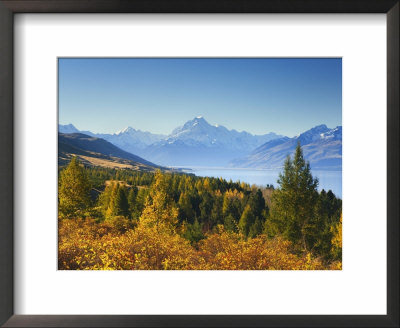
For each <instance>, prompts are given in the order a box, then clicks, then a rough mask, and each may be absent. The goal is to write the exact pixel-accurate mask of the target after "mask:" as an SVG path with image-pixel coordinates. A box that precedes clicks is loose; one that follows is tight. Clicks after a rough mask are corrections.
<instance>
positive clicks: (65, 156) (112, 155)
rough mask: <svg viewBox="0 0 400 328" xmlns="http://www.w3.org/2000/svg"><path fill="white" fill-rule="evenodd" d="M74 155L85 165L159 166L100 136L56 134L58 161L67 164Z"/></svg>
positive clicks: (149, 169) (145, 169)
mask: <svg viewBox="0 0 400 328" xmlns="http://www.w3.org/2000/svg"><path fill="white" fill-rule="evenodd" d="M73 156H76V157H78V158H79V160H80V161H81V162H82V163H84V164H85V165H89V166H103V167H110V168H130V169H135V170H141V171H154V170H155V169H156V168H160V167H159V166H157V165H155V164H153V163H151V162H149V161H146V160H145V159H143V158H141V157H139V156H136V155H134V154H131V153H128V152H126V151H124V150H122V149H120V148H118V147H116V146H114V145H113V144H111V143H110V142H108V141H106V140H103V139H101V138H96V137H92V136H88V135H85V134H82V133H69V134H67V133H59V134H58V163H59V165H61V166H62V165H65V164H67V163H68V162H69V161H70V159H71V158H72V157H73Z"/></svg>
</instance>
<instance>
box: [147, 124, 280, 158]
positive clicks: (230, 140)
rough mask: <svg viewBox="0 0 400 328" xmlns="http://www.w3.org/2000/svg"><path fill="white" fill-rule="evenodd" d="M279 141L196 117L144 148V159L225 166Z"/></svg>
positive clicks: (270, 134)
mask: <svg viewBox="0 0 400 328" xmlns="http://www.w3.org/2000/svg"><path fill="white" fill-rule="evenodd" d="M279 137H281V136H279V135H276V134H275V133H268V134H265V135H252V134H250V133H248V132H245V131H243V132H238V131H236V130H228V129H227V128H225V127H224V126H222V125H210V124H209V123H208V122H207V121H206V120H205V119H204V118H203V117H201V116H198V117H196V118H194V119H192V120H190V121H187V122H186V123H185V124H184V125H182V126H180V127H177V128H176V129H174V130H173V131H172V133H171V134H170V135H169V136H168V137H166V138H165V139H162V140H160V141H158V142H156V143H154V144H152V145H150V146H149V147H147V148H146V150H145V152H144V155H145V156H146V158H149V159H150V160H152V161H155V162H157V163H160V164H161V165H173V166H175V165H177V166H179V165H181V166H183V165H186V166H225V165H226V164H227V163H228V162H229V161H230V160H231V159H232V158H235V157H238V156H244V155H246V154H248V152H249V151H250V150H251V149H254V148H256V147H258V146H259V145H261V144H263V143H265V142H267V141H269V140H272V139H275V138H279Z"/></svg>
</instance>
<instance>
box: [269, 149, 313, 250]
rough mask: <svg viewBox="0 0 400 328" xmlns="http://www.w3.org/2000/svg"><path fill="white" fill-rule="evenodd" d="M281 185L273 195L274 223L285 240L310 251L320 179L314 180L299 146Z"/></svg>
mask: <svg viewBox="0 0 400 328" xmlns="http://www.w3.org/2000/svg"><path fill="white" fill-rule="evenodd" d="M278 183H279V185H280V188H279V189H277V190H275V192H274V194H273V209H272V211H271V215H272V219H273V222H274V223H275V224H276V225H277V230H278V231H280V232H281V233H282V234H283V235H284V236H285V237H286V238H288V239H289V240H290V241H292V242H294V243H295V244H297V245H299V246H300V247H301V248H302V249H303V250H306V251H309V250H310V249H311V248H312V247H313V245H312V243H311V242H310V240H308V237H309V236H310V229H312V228H313V227H312V225H311V223H312V221H313V220H314V219H315V215H316V205H317V201H318V192H317V186H318V179H314V178H313V176H312V174H311V168H310V164H309V163H308V162H306V161H305V160H304V157H303V151H302V149H301V146H300V143H298V144H297V147H296V152H295V155H294V158H293V161H292V160H291V159H290V156H288V157H287V159H286V161H285V166H284V171H283V173H281V174H280V175H279V179H278Z"/></svg>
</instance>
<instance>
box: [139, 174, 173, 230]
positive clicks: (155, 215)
mask: <svg viewBox="0 0 400 328" xmlns="http://www.w3.org/2000/svg"><path fill="white" fill-rule="evenodd" d="M169 187H170V179H169V177H168V175H167V174H163V173H161V171H160V170H157V172H156V173H155V177H154V183H153V185H152V187H151V190H150V193H149V196H148V197H147V199H146V203H145V208H144V209H143V212H142V215H141V216H140V222H141V223H142V224H144V225H147V226H155V227H156V228H157V231H158V230H159V229H167V230H174V229H175V227H176V224H177V223H178V207H177V206H176V204H175V202H174V200H173V198H172V196H171V195H170V193H169Z"/></svg>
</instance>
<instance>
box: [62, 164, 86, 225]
mask: <svg viewBox="0 0 400 328" xmlns="http://www.w3.org/2000/svg"><path fill="white" fill-rule="evenodd" d="M59 181H60V185H59V190H58V200H59V206H58V209H59V215H60V216H61V217H66V218H72V217H84V216H85V212H86V210H87V209H88V208H89V207H90V205H91V199H90V189H91V187H90V183H89V180H88V177H87V175H86V171H85V168H83V167H82V166H80V164H79V161H78V160H77V158H76V157H73V158H72V159H71V161H70V163H69V164H68V166H67V167H66V168H65V169H64V170H62V171H61V173H60V180H59Z"/></svg>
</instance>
